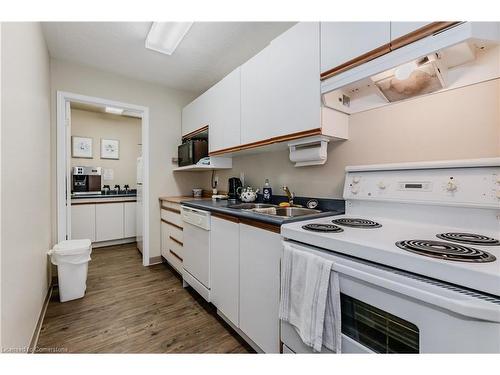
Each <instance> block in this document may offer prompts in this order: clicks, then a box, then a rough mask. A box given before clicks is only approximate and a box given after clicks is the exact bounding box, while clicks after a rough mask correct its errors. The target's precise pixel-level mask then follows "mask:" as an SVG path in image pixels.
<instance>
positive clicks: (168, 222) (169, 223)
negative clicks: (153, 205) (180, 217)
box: [161, 219, 184, 230]
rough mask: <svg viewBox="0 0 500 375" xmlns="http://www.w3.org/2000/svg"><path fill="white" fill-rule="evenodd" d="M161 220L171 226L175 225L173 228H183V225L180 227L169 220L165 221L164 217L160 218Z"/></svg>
mask: <svg viewBox="0 0 500 375" xmlns="http://www.w3.org/2000/svg"><path fill="white" fill-rule="evenodd" d="M161 221H162V222H163V223H165V224H168V225H171V226H173V227H175V228H177V229H180V230H184V228H183V227H181V226H180V225H177V224H174V223H171V222H170V221H167V220H165V219H161Z"/></svg>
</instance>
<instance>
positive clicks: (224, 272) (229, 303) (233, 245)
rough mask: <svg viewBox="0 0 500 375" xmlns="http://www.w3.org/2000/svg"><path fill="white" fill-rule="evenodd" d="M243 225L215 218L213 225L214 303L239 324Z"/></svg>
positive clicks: (211, 237)
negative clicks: (240, 253)
mask: <svg viewBox="0 0 500 375" xmlns="http://www.w3.org/2000/svg"><path fill="white" fill-rule="evenodd" d="M239 238H240V233H239V225H238V223H237V222H233V221H228V220H225V219H220V218H218V217H215V216H212V219H211V224H210V302H212V303H213V304H214V305H215V306H216V307H217V308H218V309H219V310H220V311H221V312H222V313H223V314H224V315H225V316H226V317H227V318H228V319H229V320H230V321H231V322H232V323H233V324H234V325H235V326H238V325H239V319H238V298H239V260H240V257H239V246H240V243H239Z"/></svg>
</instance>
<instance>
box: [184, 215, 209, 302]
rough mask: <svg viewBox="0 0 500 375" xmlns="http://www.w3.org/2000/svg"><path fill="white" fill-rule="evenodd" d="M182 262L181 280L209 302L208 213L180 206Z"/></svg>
mask: <svg viewBox="0 0 500 375" xmlns="http://www.w3.org/2000/svg"><path fill="white" fill-rule="evenodd" d="M181 215H182V220H183V221H184V223H185V225H184V230H183V232H184V234H183V239H184V260H183V262H182V278H183V279H184V282H185V283H187V284H188V285H190V286H191V287H192V288H193V289H195V290H196V291H197V292H198V293H199V294H200V295H201V296H202V297H203V298H205V299H206V300H207V301H209V302H210V284H209V280H210V269H209V264H210V212H208V211H203V210H198V209H196V208H191V207H186V206H182V208H181Z"/></svg>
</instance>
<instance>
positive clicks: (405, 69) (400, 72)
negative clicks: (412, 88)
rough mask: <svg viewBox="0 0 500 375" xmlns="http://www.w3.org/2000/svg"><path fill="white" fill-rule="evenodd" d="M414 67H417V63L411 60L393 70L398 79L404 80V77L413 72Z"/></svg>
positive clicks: (408, 76) (406, 77)
mask: <svg viewBox="0 0 500 375" xmlns="http://www.w3.org/2000/svg"><path fill="white" fill-rule="evenodd" d="M415 69H417V63H416V62H415V61H411V62H409V63H407V64H403V65H401V66H399V67H397V68H396V69H395V70H394V76H395V77H396V78H397V79H399V80H400V81H404V80H405V79H408V78H410V75H411V73H413V72H414V71H415Z"/></svg>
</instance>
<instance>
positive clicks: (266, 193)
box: [262, 178, 273, 203]
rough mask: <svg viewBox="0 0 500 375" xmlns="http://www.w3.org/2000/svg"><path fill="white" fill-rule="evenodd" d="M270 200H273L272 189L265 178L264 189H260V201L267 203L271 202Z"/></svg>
mask: <svg viewBox="0 0 500 375" xmlns="http://www.w3.org/2000/svg"><path fill="white" fill-rule="evenodd" d="M272 198H273V189H272V188H271V185H270V184H269V179H267V178H266V182H265V183H264V187H263V188H262V200H263V201H264V203H269V202H271V199H272Z"/></svg>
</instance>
